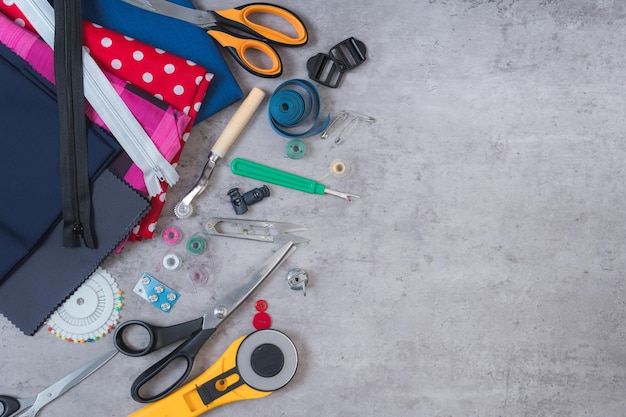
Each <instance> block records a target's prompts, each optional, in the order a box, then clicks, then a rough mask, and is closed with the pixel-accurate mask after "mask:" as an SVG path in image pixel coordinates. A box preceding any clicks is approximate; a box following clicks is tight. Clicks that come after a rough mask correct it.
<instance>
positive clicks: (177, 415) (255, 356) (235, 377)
mask: <svg viewBox="0 0 626 417" xmlns="http://www.w3.org/2000/svg"><path fill="white" fill-rule="evenodd" d="M297 367H298V352H297V351H296V347H295V346H294V344H293V342H292V341H291V340H290V339H289V338H288V337H287V336H286V335H285V334H283V333H281V332H279V331H277V330H273V329H267V330H259V331H256V332H254V333H252V334H250V335H248V336H243V337H240V338H239V339H237V340H235V341H234V342H233V343H232V344H231V345H230V346H229V347H228V349H226V352H224V354H223V355H222V356H221V357H220V358H219V359H218V360H217V361H216V362H215V363H214V364H213V365H211V367H210V368H209V369H207V370H206V371H205V372H204V373H202V374H201V375H200V376H198V377H197V378H196V379H194V380H193V381H191V382H189V383H187V384H186V385H184V386H182V387H181V388H179V389H178V390H176V391H174V392H173V393H171V394H170V395H168V396H167V397H165V398H163V399H161V400H159V401H157V402H154V403H152V404H150V405H147V406H146V407H144V408H142V409H140V410H138V411H136V412H134V413H133V414H131V415H130V416H129V417H187V416H198V415H200V414H202V413H205V412H207V411H209V410H211V409H213V408H216V407H219V406H220V405H224V404H228V403H231V402H234V401H240V400H252V399H255V398H262V397H266V396H268V395H270V394H271V393H272V392H273V391H276V390H278V389H280V388H282V387H284V386H285V385H287V383H288V382H289V381H291V379H292V378H293V376H294V375H295V373H296V369H297Z"/></svg>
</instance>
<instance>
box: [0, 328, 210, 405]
mask: <svg viewBox="0 0 626 417" xmlns="http://www.w3.org/2000/svg"><path fill="white" fill-rule="evenodd" d="M202 320H203V319H202V317H199V318H197V319H195V320H191V321H187V322H185V323H180V324H175V325H173V326H168V327H160V326H154V325H152V324H149V323H146V322H145V321H141V320H129V321H126V322H124V323H122V324H121V325H120V326H119V327H118V328H117V329H116V330H115V335H114V339H113V344H114V345H115V348H116V349H117V350H119V351H120V352H122V353H123V354H124V355H127V356H144V355H147V354H148V353H150V352H154V351H155V350H159V349H161V348H162V347H165V346H167V345H170V344H172V343H174V342H176V341H178V340H181V339H184V338H186V337H190V336H191V335H192V334H194V333H195V332H197V331H198V330H200V329H201V328H202ZM133 327H135V328H137V327H141V328H143V329H144V330H145V331H146V332H147V333H148V336H149V338H150V339H149V341H148V344H147V345H146V346H145V347H141V348H134V347H132V346H129V345H128V343H127V342H126V339H125V338H124V335H125V333H127V332H129V331H130V329H131V328H133ZM0 417H2V416H0Z"/></svg>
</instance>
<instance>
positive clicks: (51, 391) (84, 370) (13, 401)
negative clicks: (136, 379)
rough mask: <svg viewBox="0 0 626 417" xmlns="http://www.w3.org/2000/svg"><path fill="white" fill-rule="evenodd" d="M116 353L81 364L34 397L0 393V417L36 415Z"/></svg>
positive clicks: (29, 416)
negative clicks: (0, 410)
mask: <svg viewBox="0 0 626 417" xmlns="http://www.w3.org/2000/svg"><path fill="white" fill-rule="evenodd" d="M116 354H117V350H114V351H113V352H109V353H107V354H106V355H104V356H101V357H99V358H98V359H95V360H94V361H92V362H89V363H87V364H85V365H83V366H81V367H80V368H78V369H77V370H75V371H74V372H72V373H70V374H68V375H67V376H65V377H63V378H62V379H60V380H59V381H57V382H55V383H54V384H52V385H50V386H49V387H48V388H46V389H45V390H43V391H41V392H40V393H39V394H37V395H36V396H34V397H30V398H15V397H10V396H8V395H0V404H2V408H3V409H2V413H1V414H0V417H35V416H36V415H37V413H39V410H41V409H42V408H43V407H44V406H46V405H48V404H49V403H51V402H52V401H54V400H56V399H57V398H58V397H60V396H61V395H63V394H65V393H66V392H67V391H69V390H70V389H71V388H73V387H74V386H76V385H78V384H79V383H80V382H81V381H83V380H84V379H85V378H87V377H88V376H89V375H91V374H93V373H94V372H96V371H97V370H98V369H100V367H102V366H103V365H104V364H105V363H107V362H108V361H110V360H111V359H112V358H113V356H115V355H116Z"/></svg>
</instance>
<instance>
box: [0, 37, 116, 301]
mask: <svg viewBox="0 0 626 417" xmlns="http://www.w3.org/2000/svg"><path fill="white" fill-rule="evenodd" d="M0 77H1V79H2V82H0V132H2V152H0V178H3V183H2V187H3V192H2V204H0V249H2V256H0V283H2V280H3V279H4V277H6V276H7V274H8V273H9V272H10V271H11V270H12V269H14V268H16V267H17V266H18V265H19V264H20V262H23V261H24V260H25V259H26V258H27V257H28V255H29V254H30V253H32V252H33V251H34V250H35V249H36V247H37V245H38V244H39V242H40V241H41V240H42V238H44V237H45V235H46V234H47V233H49V232H50V231H51V230H52V229H53V228H54V226H55V225H56V224H57V223H59V222H60V220H61V198H60V196H61V186H60V184H61V180H60V176H59V171H60V168H59V157H58V155H59V152H60V151H59V118H58V109H57V103H56V93H55V88H54V86H53V85H52V84H51V83H49V82H48V81H47V80H45V79H44V78H43V77H41V76H40V75H39V74H38V73H37V72H36V71H34V70H33V69H32V67H31V66H30V65H28V63H26V62H25V61H24V60H22V59H21V58H20V57H19V56H17V55H15V54H14V53H13V52H12V51H11V50H10V49H9V48H7V47H6V46H4V45H3V44H2V43H0ZM87 126H88V134H87V140H88V147H89V154H88V158H89V178H91V179H94V178H96V176H97V175H98V173H100V172H102V170H103V169H104V168H105V167H106V166H107V165H108V164H109V162H110V161H111V160H112V159H113V158H114V157H115V156H116V155H117V154H118V153H119V152H120V147H119V145H118V144H117V142H116V141H115V139H114V138H113V137H112V136H111V135H110V134H108V133H107V132H105V131H104V130H103V129H101V128H100V127H98V126H97V125H94V124H93V123H88V124H87ZM61 240H62V237H61V236H59V240H58V242H57V244H58V246H61ZM3 302H4V301H3Z"/></svg>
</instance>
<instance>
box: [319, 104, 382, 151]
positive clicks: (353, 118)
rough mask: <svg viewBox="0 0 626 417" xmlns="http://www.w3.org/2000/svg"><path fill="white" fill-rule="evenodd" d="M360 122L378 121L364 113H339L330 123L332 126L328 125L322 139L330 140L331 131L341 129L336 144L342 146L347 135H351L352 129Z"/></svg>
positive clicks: (345, 111)
mask: <svg viewBox="0 0 626 417" xmlns="http://www.w3.org/2000/svg"><path fill="white" fill-rule="evenodd" d="M359 121H365V122H368V123H373V122H375V121H376V119H374V118H373V117H371V116H368V115H366V114H363V113H358V112H354V111H348V110H342V111H340V112H339V115H338V116H337V117H336V118H335V119H334V120H333V121H332V122H331V123H330V125H328V127H327V128H326V129H325V130H324V131H323V132H322V134H321V138H322V139H328V137H329V136H330V132H331V130H335V129H339V128H340V127H341V130H340V131H339V133H338V134H337V137H336V138H335V143H336V144H340V143H341V142H343V141H344V139H345V138H346V137H347V136H348V135H347V133H349V131H350V130H351V128H353V127H354V126H355V125H356V124H357V123H358V122H359Z"/></svg>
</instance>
